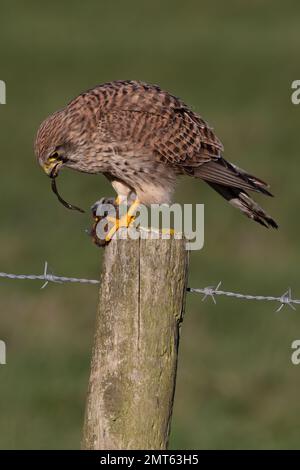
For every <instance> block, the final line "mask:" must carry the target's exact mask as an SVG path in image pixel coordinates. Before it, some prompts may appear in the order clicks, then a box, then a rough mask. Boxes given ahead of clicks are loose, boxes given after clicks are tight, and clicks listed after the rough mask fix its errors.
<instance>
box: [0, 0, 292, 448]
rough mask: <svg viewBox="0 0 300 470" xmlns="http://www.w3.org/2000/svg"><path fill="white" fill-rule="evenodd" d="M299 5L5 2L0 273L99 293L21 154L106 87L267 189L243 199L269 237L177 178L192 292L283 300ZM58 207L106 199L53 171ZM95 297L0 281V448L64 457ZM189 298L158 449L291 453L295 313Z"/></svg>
mask: <svg viewBox="0 0 300 470" xmlns="http://www.w3.org/2000/svg"><path fill="white" fill-rule="evenodd" d="M299 14H300V5H299V2H297V1H285V2H280V1H274V0H272V1H271V0H268V1H259V0H251V1H250V0H248V1H244V2H241V1H234V0H228V1H226V2H223V1H221V0H220V1H216V0H209V1H189V2H182V1H174V0H173V1H164V2H162V1H157V0H151V1H149V2H145V1H131V0H129V1H127V2H123V1H114V2H105V1H97V0H93V1H91V0H87V1H86V2H82V1H78V0H73V1H65V2H61V1H57V0H55V1H54V0H53V1H52V2H48V3H46V2H39V1H27V2H22V1H14V0H9V1H6V0H4V1H2V2H1V6H0V15H1V30H0V79H2V80H5V81H6V84H7V104H6V105H3V106H0V154H1V158H0V164H1V173H0V174H1V184H0V205H1V219H2V223H1V232H0V270H1V271H5V272H15V273H40V272H41V271H42V270H43V263H44V261H45V260H47V261H48V262H49V264H50V266H51V267H52V269H53V270H54V272H55V273H56V274H62V275H66V276H68V275H70V276H79V277H89V278H98V276H99V273H100V269H101V258H102V252H101V250H98V249H97V248H96V247H95V246H93V245H92V243H91V241H90V240H89V238H88V237H87V235H86V233H85V229H86V228H88V227H89V226H90V217H89V214H88V213H87V214H86V215H84V216H82V215H80V214H77V213H74V212H71V211H67V210H66V209H64V208H63V207H62V206H61V205H60V204H59V203H58V202H57V200H56V199H55V197H54V195H53V194H52V193H51V192H50V188H49V181H48V179H47V177H46V176H45V175H44V174H43V173H42V171H41V169H40V168H39V167H38V166H37V164H36V162H35V159H34V156H33V149H32V147H33V140H34V135H35V132H36V130H37V127H38V125H39V124H40V122H41V120H42V119H44V118H45V117H46V116H47V115H48V114H50V113H51V112H53V111H55V110H56V109H57V108H60V107H62V106H63V105H65V104H66V103H67V102H68V101H69V100H70V99H72V98H73V97H75V96H76V95H77V94H79V93H80V92H81V91H84V90H85V89H87V88H90V87H93V86H94V85H96V84H98V83H101V82H105V81H110V80H115V79H140V80H144V81H148V82H150V83H157V84H160V85H161V86H162V87H163V88H165V89H167V90H169V91H171V92H172V93H173V94H175V95H178V96H181V97H182V98H183V99H184V100H185V101H186V102H187V103H188V104H191V105H192V106H193V109H194V110H196V111H198V112H199V113H200V114H201V115H203V116H204V118H205V119H207V120H208V122H209V123H210V124H211V125H212V126H213V127H214V128H215V130H216V133H217V135H218V136H219V137H220V139H221V140H222V141H223V143H224V146H225V157H226V158H227V159H229V160H232V161H233V162H235V163H237V164H238V165H239V166H241V167H243V168H245V169H247V170H249V171H250V172H253V173H254V174H256V175H257V176H260V177H261V178H265V179H267V181H269V182H270V183H271V185H272V190H273V192H274V193H275V194H276V197H275V198H274V199H267V198H264V197H259V196H258V197H257V199H258V201H259V202H261V203H263V205H264V207H265V208H266V209H267V210H268V212H270V213H271V214H272V215H273V216H274V218H275V219H277V220H278V222H279V224H280V230H279V231H278V232H276V231H271V230H266V229H264V228H263V227H261V226H259V225H258V224H255V223H253V222H251V221H249V220H247V219H246V218H245V217H244V216H242V215H241V214H240V213H239V212H238V211H237V210H234V209H233V208H231V207H230V206H229V205H226V203H225V202H224V201H223V200H222V199H221V198H220V197H219V196H218V195H217V194H216V193H214V192H213V191H212V190H210V189H209V188H208V187H206V185H205V184H203V183H201V182H198V181H196V180H188V181H187V180H185V181H184V180H183V181H182V182H181V183H180V185H179V186H178V191H177V200H178V201H180V202H186V203H187V202H193V203H196V202H204V203H205V247H204V249H203V250H202V251H200V252H193V253H192V255H191V266H190V279H189V285H190V286H193V287H203V286H207V285H215V284H216V283H217V282H218V281H219V280H222V281H223V286H222V287H223V288H224V289H228V290H234V291H240V292H245V293H254V294H273V295H281V294H282V293H283V292H284V291H285V290H286V289H287V287H288V286H290V287H291V288H292V289H293V292H294V295H295V297H297V296H298V297H299V296H300V286H299V278H298V272H299V268H298V266H299V261H300V259H299V258H300V254H299V249H298V246H299V231H300V223H299V210H300V200H299V169H300V165H299V157H298V148H299V142H298V135H299V131H298V129H299V125H298V123H299V119H300V106H299V107H297V106H294V105H292V103H291V99H290V95H291V82H292V81H293V80H295V79H299V78H300V70H299V68H300V67H299V44H300V30H299ZM59 183H60V187H61V189H62V194H63V195H64V196H65V197H66V198H67V199H68V200H71V202H74V203H78V204H79V205H81V206H82V207H85V208H88V207H89V206H90V205H91V204H92V203H93V202H94V201H95V200H97V199H99V197H100V196H102V195H112V194H113V190H112V188H111V187H110V185H109V184H108V183H107V182H106V180H105V179H104V177H102V176H89V175H84V174H76V173H72V172H67V171H66V172H64V173H63V174H62V175H61V177H60V181H59ZM96 305H97V287H95V286H89V285H67V284H64V285H60V284H55V285H54V284H51V285H49V286H48V287H47V288H46V289H44V290H40V283H39V282H32V281H10V280H1V283H0V339H2V340H5V341H6V343H7V362H8V363H7V365H5V366H4V365H3V366H0V377H1V383H0V447H1V448H3V449H4V448H9V449H20V448H26V449H27V448H28V449H29V448H30V449H34V448H36V449H46V448H47V449H48V448H59V449H65V448H71V449H76V448H79V442H80V435H81V427H82V421H83V412H84V403H85V395H86V390H87V381H88V375H89V361H90V355H91V345H92V337H93V329H94V320H95V312H96ZM276 307H277V305H274V304H273V303H267V302H257V303H256V302H250V301H248V302H247V301H240V300H235V299H229V298H218V301H217V305H214V304H213V302H212V301H211V299H208V300H207V301H206V302H205V303H203V302H201V296H197V295H196V294H189V295H188V298H187V307H186V316H185V321H184V324H183V328H182V340H181V350H180V362H179V370H178V383H177V391H176V400H175V409H174V418H173V426H172V434H171V448H173V449H192V448H200V449H202V448H209V449H227V448H233V449H241V448H249V449H250V448H261V449H262V448H273V449H278V448H286V449H287V448H299V447H300V439H299V414H300V400H299V390H300V366H298V367H297V366H294V365H292V363H291V360H290V355H291V342H292V341H293V340H294V339H297V338H300V317H299V309H298V311H293V310H291V309H289V308H288V307H286V308H285V309H284V310H282V311H281V312H280V313H275V309H276Z"/></svg>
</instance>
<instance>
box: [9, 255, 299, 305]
mask: <svg viewBox="0 0 300 470" xmlns="http://www.w3.org/2000/svg"><path fill="white" fill-rule="evenodd" d="M0 278H6V279H21V280H23V279H28V280H32V281H37V280H39V281H45V282H44V283H43V285H42V286H41V289H44V288H45V287H46V286H47V285H48V284H49V282H54V283H59V284H62V283H64V282H70V283H80V284H99V283H100V281H99V280H97V279H84V278H77V277H66V276H56V275H54V274H52V273H50V272H49V271H48V263H47V261H46V262H45V265H44V271H43V274H11V273H1V272H0ZM220 286H221V281H220V282H219V283H218V284H217V286H207V287H203V288H200V289H199V288H194V287H188V288H187V291H188V292H191V293H196V294H203V297H202V302H203V301H205V300H206V299H207V298H211V299H212V301H213V302H214V304H216V303H217V302H216V299H215V296H217V295H223V296H226V297H234V298H237V299H243V300H257V301H267V302H268V301H269V302H279V303H280V305H279V307H278V308H277V309H276V312H280V311H281V310H282V309H283V307H284V306H286V305H288V306H289V307H290V308H292V309H293V310H296V307H295V305H297V304H300V299H293V298H292V291H291V288H290V287H289V288H288V289H287V291H286V292H284V293H283V294H282V295H281V296H279V297H276V296H272V295H267V296H264V295H252V294H241V293H240V292H230V291H224V290H220Z"/></svg>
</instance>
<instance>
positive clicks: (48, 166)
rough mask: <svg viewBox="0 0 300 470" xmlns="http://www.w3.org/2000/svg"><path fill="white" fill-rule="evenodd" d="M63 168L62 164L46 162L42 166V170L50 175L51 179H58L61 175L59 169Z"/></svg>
mask: <svg viewBox="0 0 300 470" xmlns="http://www.w3.org/2000/svg"><path fill="white" fill-rule="evenodd" d="M61 166H62V162H57V161H56V162H49V161H48V162H45V163H43V165H42V168H43V170H44V172H45V173H46V175H48V176H49V177H50V178H56V177H57V176H58V173H59V169H60V167H61Z"/></svg>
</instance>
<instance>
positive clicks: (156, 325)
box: [82, 238, 188, 450]
mask: <svg viewBox="0 0 300 470" xmlns="http://www.w3.org/2000/svg"><path fill="white" fill-rule="evenodd" d="M187 267H188V253H187V251H186V249H185V241H184V240H175V239H174V238H171V239H169V240H162V239H159V240H143V239H138V240H112V241H111V242H110V244H109V245H108V246H107V247H106V249H105V254H104V261H103V270H102V277H101V284H100V294H99V305H98V312H97V320H96V333H95V339H94V347H93V353H92V363H91V374H90V380H89V389H88V397H87V404H86V411H85V420H84V429H83V439H82V448H83V449H106V450H108V449H109V450H113V449H118V450H127V449H131V450H132V449H147V450H148V449H166V448H167V445H168V439H169V433H170V422H171V416H172V407H173V399H174V392H175V380H176V369H177V355H178V342H179V327H180V323H181V321H182V317H183V310H184V302H185V291H186V279H187Z"/></svg>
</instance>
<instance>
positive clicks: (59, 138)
mask: <svg viewBox="0 0 300 470" xmlns="http://www.w3.org/2000/svg"><path fill="white" fill-rule="evenodd" d="M66 117H67V116H66V115H65V113H64V112H63V111H58V112H57V113H54V114H52V115H51V116H49V117H48V118H47V119H46V120H45V121H44V122H42V124H41V125H40V127H39V130H38V132H37V135H36V140H35V145H34V150H35V155H36V158H37V160H38V163H39V164H40V166H41V167H42V168H43V170H44V171H45V173H46V174H47V175H48V176H49V177H50V178H51V180H52V184H51V186H52V190H53V192H54V193H55V194H56V196H57V197H58V199H59V201H60V202H61V203H62V204H63V205H64V206H65V207H67V208H68V209H75V210H79V211H80V212H84V211H83V210H82V209H80V208H79V207H76V206H73V205H72V204H69V203H68V202H66V201H65V200H64V199H62V197H61V196H60V195H59V193H58V191H57V187H56V182H55V178H56V177H57V175H58V173H59V171H60V169H61V168H62V167H63V166H69V167H73V168H75V169H76V164H77V159H76V153H77V152H76V145H75V144H72V143H71V142H70V140H67V138H66V130H67V131H68V132H69V136H70V127H68V125H67V124H68V123H67V122H66Z"/></svg>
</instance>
